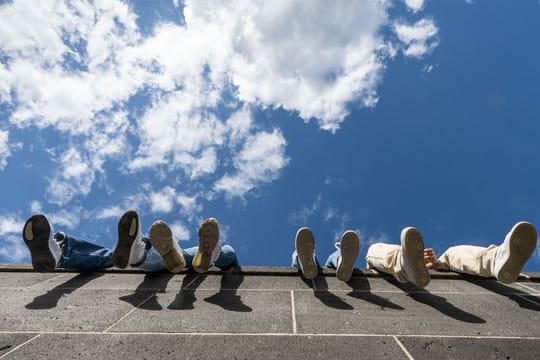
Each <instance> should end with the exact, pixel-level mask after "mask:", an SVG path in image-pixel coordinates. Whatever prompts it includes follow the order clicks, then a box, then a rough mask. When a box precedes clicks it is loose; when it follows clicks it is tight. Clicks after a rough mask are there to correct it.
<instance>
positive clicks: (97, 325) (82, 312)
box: [0, 289, 153, 331]
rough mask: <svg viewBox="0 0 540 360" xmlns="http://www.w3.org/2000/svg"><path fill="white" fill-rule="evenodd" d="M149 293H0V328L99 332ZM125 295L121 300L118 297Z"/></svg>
mask: <svg viewBox="0 0 540 360" xmlns="http://www.w3.org/2000/svg"><path fill="white" fill-rule="evenodd" d="M152 293H153V292H148V291H141V292H137V293H133V292H131V291H127V290H85V289H76V290H62V289H56V290H55V289H52V290H50V291H44V290H28V289H18V290H13V291H10V292H1V293H0V304H2V313H1V314H0V331H102V330H105V329H106V328H107V327H109V326H110V325H112V324H113V323H114V322H116V321H117V320H118V319H120V318H121V317H122V316H124V315H125V314H127V313H128V312H129V311H131V310H132V309H133V307H134V305H133V304H139V303H141V302H142V301H143V300H144V299H146V298H147V297H148V296H149V295H150V294H152ZM122 297H123V298H125V299H126V300H125V301H122V300H120V298H122Z"/></svg>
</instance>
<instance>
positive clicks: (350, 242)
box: [336, 230, 360, 281]
mask: <svg viewBox="0 0 540 360" xmlns="http://www.w3.org/2000/svg"><path fill="white" fill-rule="evenodd" d="M359 250H360V239H358V235H356V233H355V232H354V231H351V230H348V231H346V232H345V233H344V234H343V236H342V237H341V242H340V252H341V263H340V264H339V266H338V268H337V270H336V277H337V278H338V279H339V280H341V281H349V280H350V279H351V276H352V273H353V269H354V264H355V262H356V258H357V257H358V251H359Z"/></svg>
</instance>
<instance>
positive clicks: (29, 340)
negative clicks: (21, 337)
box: [0, 333, 43, 359]
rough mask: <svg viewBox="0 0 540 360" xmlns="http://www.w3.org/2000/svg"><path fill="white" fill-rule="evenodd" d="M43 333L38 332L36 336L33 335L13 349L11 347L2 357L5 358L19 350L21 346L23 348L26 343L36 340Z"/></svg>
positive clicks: (0, 357)
mask: <svg viewBox="0 0 540 360" xmlns="http://www.w3.org/2000/svg"><path fill="white" fill-rule="evenodd" d="M42 334H43V333H39V334H37V335H36V336H34V337H32V338H31V339H28V340H26V341H25V342H23V343H22V344H19V345H17V346H15V347H14V348H13V349H11V350H10V351H8V352H7V353H5V354H4V355H2V356H0V359H3V358H5V357H6V356H8V355H9V354H11V353H12V352H14V351H17V350H19V349H20V348H22V347H23V346H25V345H26V344H28V343H29V342H31V341H32V340H35V339H37V338H38V337H40V336H41V335H42Z"/></svg>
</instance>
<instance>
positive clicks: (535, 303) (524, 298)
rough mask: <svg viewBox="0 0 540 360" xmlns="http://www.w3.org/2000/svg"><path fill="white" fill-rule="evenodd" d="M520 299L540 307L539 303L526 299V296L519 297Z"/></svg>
mask: <svg viewBox="0 0 540 360" xmlns="http://www.w3.org/2000/svg"><path fill="white" fill-rule="evenodd" d="M518 297H520V298H522V299H523V300H527V301H528V302H530V303H533V304H534V305H538V306H540V303H539V302H537V301H534V300H531V299H527V298H526V297H525V296H523V295H518Z"/></svg>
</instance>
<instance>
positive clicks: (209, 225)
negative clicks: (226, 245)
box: [192, 218, 221, 273]
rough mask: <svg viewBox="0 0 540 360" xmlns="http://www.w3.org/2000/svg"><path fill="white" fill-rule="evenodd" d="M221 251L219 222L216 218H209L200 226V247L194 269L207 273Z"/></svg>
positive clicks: (195, 257)
mask: <svg viewBox="0 0 540 360" xmlns="http://www.w3.org/2000/svg"><path fill="white" fill-rule="evenodd" d="M220 251H221V244H220V243H219V224H218V222H217V220H216V219H214V218H208V219H206V220H205V221H204V222H203V223H202V224H201V226H200V227H199V247H198V248H197V252H196V253H195V256H194V257H193V262H192V266H193V270H195V271H196V272H198V273H205V272H207V271H208V269H210V266H212V264H213V263H214V262H215V261H216V260H217V258H218V257H219V253H220Z"/></svg>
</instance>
